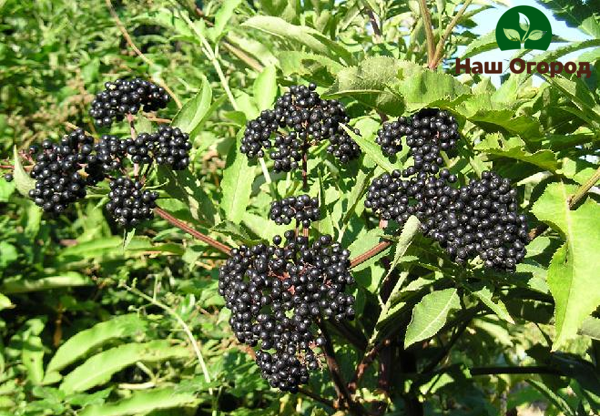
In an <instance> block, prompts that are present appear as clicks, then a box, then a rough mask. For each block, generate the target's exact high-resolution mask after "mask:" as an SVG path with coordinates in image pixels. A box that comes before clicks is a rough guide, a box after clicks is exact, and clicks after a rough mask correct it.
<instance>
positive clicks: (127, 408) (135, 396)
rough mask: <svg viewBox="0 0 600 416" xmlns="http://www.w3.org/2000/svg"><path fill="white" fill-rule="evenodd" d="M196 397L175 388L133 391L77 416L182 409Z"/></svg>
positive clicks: (89, 407)
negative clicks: (120, 398) (116, 400)
mask: <svg viewBox="0 0 600 416" xmlns="http://www.w3.org/2000/svg"><path fill="white" fill-rule="evenodd" d="M196 401H197V399H196V396H195V395H194V394H193V393H190V392H183V391H179V390H178V389H177V388H176V387H166V388H161V389H152V390H141V391H134V392H133V393H132V394H131V396H129V397H127V398H126V399H122V400H119V401H118V402H116V403H104V404H95V405H91V406H88V407H85V408H84V409H83V410H82V411H80V412H79V413H78V414H79V416H127V415H141V414H147V413H148V412H152V411H156V410H160V409H170V408H174V407H184V406H186V405H191V404H193V403H194V402H196Z"/></svg>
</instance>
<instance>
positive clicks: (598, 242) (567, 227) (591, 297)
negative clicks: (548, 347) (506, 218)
mask: <svg viewBox="0 0 600 416" xmlns="http://www.w3.org/2000/svg"><path fill="white" fill-rule="evenodd" d="M576 189H577V187H576V186H571V185H565V184H564V183H552V184H550V185H548V187H547V188H546V190H545V191H544V193H543V194H542V196H541V197H540V198H539V199H538V200H537V201H536V203H535V204H534V206H533V208H532V212H533V214H534V215H535V216H536V217H537V218H538V219H539V220H540V221H544V222H546V223H548V224H549V225H550V226H551V227H552V228H554V229H555V230H557V231H559V232H560V233H561V234H562V235H564V237H565V240H566V242H565V243H564V244H563V245H562V246H561V247H560V248H559V249H558V250H557V251H556V253H554V256H553V258H552V261H551V263H550V267H549V268H548V286H549V287H550V292H551V293H552V296H553V297H554V301H555V304H556V306H555V326H556V336H555V339H554V345H553V349H557V348H560V347H561V346H562V345H564V343H565V342H566V341H567V340H568V339H570V338H572V337H574V336H575V335H576V334H577V330H578V329H579V327H580V326H581V324H582V323H583V321H584V320H585V319H586V318H587V317H588V316H589V315H590V314H591V313H592V312H593V311H594V310H596V308H597V307H598V306H599V305H600V291H597V290H590V288H592V287H595V286H597V279H596V276H597V268H598V267H597V264H596V262H594V261H590V259H594V258H595V257H596V255H597V253H598V252H599V251H600V221H599V219H600V205H598V204H597V203H596V202H594V201H592V200H591V199H587V200H586V201H585V202H584V203H583V204H582V205H581V206H579V207H578V208H577V209H575V210H570V209H569V205H568V201H569V197H570V195H572V194H573V193H575V191H576Z"/></svg>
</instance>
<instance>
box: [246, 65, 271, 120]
mask: <svg viewBox="0 0 600 416" xmlns="http://www.w3.org/2000/svg"><path fill="white" fill-rule="evenodd" d="M252 89H253V91H254V102H255V103H256V106H257V107H258V109H259V110H266V109H268V108H271V106H272V105H273V103H274V102H275V97H277V69H276V68H275V67H274V66H267V67H266V68H265V69H263V71H262V72H261V73H260V74H259V75H258V77H257V78H256V80H255V81H254V84H253V85H252Z"/></svg>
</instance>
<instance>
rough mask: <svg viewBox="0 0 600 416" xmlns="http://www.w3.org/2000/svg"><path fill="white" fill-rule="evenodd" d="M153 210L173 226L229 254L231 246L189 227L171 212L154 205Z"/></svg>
mask: <svg viewBox="0 0 600 416" xmlns="http://www.w3.org/2000/svg"><path fill="white" fill-rule="evenodd" d="M154 212H155V213H156V215H158V216H159V217H161V218H162V219H164V220H165V221H167V222H169V223H170V224H173V225H174V226H175V227H177V228H179V229H181V230H183V231H185V232H186V233H188V234H190V235H191V236H193V237H194V238H196V239H198V240H200V241H202V242H204V243H206V244H208V245H209V246H211V247H214V248H216V249H217V250H219V251H221V252H223V253H225V254H227V255H229V253H230V252H231V248H230V247H229V246H227V245H225V244H223V243H221V242H219V241H217V240H214V239H212V238H210V237H209V236H207V235H204V234H202V233H201V232H200V231H198V230H195V229H194V228H192V227H190V226H189V225H188V224H186V223H185V222H183V221H180V220H178V219H177V218H175V217H174V216H172V215H171V214H169V213H168V212H166V211H165V210H163V209H162V208H159V207H156V208H154Z"/></svg>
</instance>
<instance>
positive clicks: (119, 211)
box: [106, 177, 158, 228]
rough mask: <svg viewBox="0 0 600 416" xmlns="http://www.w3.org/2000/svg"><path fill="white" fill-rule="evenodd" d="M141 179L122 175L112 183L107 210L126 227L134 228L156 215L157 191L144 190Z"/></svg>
mask: <svg viewBox="0 0 600 416" xmlns="http://www.w3.org/2000/svg"><path fill="white" fill-rule="evenodd" d="M142 188H143V184H142V183H141V182H140V181H133V180H131V179H129V178H124V177H120V178H118V179H115V180H114V181H112V182H111V183H110V192H109V194H108V197H109V199H110V200H109V202H107V204H106V210H107V211H108V212H110V213H111V214H112V216H113V217H114V218H115V219H116V221H117V222H118V223H119V224H120V225H121V226H123V227H124V228H132V227H135V226H136V225H138V224H139V223H140V222H142V221H144V220H149V219H152V218H153V217H154V213H153V211H152V210H153V209H154V208H156V203H155V201H156V199H157V198H158V193H157V192H151V191H146V190H143V189H142Z"/></svg>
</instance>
